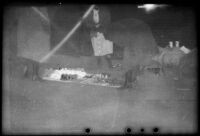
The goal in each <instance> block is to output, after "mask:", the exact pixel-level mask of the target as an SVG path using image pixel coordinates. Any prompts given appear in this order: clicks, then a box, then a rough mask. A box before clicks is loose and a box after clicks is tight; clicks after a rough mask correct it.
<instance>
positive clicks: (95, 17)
mask: <svg viewBox="0 0 200 136" xmlns="http://www.w3.org/2000/svg"><path fill="white" fill-rule="evenodd" d="M84 23H85V25H86V26H87V27H88V28H89V29H90V38H91V39H92V38H93V37H97V33H98V32H99V33H101V34H103V35H104V37H105V39H106V36H105V35H106V29H107V27H108V25H109V23H110V13H109V11H108V10H107V9H106V8H104V7H101V6H99V7H97V6H96V7H95V8H94V9H93V11H92V12H91V14H90V15H89V16H88V18H87V19H86V20H85V22H84ZM93 48H94V47H93ZM99 48H101V47H99ZM95 57H96V59H97V64H98V66H99V67H101V66H102V64H103V62H106V66H107V67H108V68H112V61H111V56H110V54H106V55H99V56H95Z"/></svg>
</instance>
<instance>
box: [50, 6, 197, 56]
mask: <svg viewBox="0 0 200 136" xmlns="http://www.w3.org/2000/svg"><path fill="white" fill-rule="evenodd" d="M104 6H105V7H107V8H108V9H109V10H110V13H111V22H115V21H120V20H122V19H127V18H136V19H140V20H142V21H144V22H145V23H147V24H148V25H149V26H150V27H151V30H152V32H153V35H154V37H155V39H156V42H157V44H158V46H161V47H165V46H166V45H168V43H169V41H174V44H175V41H180V45H181V46H182V45H184V46H186V47H188V48H190V49H193V48H195V46H196V31H195V30H196V28H195V23H196V20H195V19H196V17H195V12H194V8H192V7H186V6H185V7H181V6H179V7H177V6H169V7H166V8H158V9H156V10H155V11H153V12H152V13H146V12H145V10H144V9H138V8H137V6H138V5H131V4H129V5H125V4H123V5H119V4H115V5H104ZM88 7H89V5H60V6H59V5H58V6H57V7H48V13H49V16H50V20H51V22H52V24H55V25H56V26H57V28H55V27H54V28H51V37H52V38H51V48H53V47H54V46H55V45H56V44H57V43H58V42H59V41H60V40H61V39H62V38H63V37H64V36H65V35H66V34H67V33H68V32H69V31H70V30H71V29H72V27H73V26H74V25H75V24H76V22H77V21H78V20H79V18H80V17H81V16H82V15H83V14H84V12H85V11H86V10H87V8H88ZM57 53H59V54H63V53H64V54H65V53H71V54H74V53H79V54H80V53H81V54H82V55H92V47H91V42H90V38H89V32H88V30H87V29H86V28H85V27H84V26H81V27H80V28H79V29H78V30H77V31H76V33H75V34H74V36H73V37H72V38H71V39H70V40H69V42H68V43H66V45H65V46H63V47H62V48H61V49H60V50H59V51H58V52H57Z"/></svg>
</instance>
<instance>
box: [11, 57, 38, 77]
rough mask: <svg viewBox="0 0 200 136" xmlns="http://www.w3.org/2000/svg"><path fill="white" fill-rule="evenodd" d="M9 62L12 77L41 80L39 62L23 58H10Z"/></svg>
mask: <svg viewBox="0 0 200 136" xmlns="http://www.w3.org/2000/svg"><path fill="white" fill-rule="evenodd" d="M8 61H9V72H10V76H21V77H22V78H28V79H31V80H41V78H40V76H39V62H36V61H34V60H30V59H27V58H23V57H15V58H13V57H10V58H9V60H8Z"/></svg>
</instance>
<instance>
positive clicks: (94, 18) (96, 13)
mask: <svg viewBox="0 0 200 136" xmlns="http://www.w3.org/2000/svg"><path fill="white" fill-rule="evenodd" d="M93 20H94V22H95V24H98V23H99V10H97V9H94V10H93Z"/></svg>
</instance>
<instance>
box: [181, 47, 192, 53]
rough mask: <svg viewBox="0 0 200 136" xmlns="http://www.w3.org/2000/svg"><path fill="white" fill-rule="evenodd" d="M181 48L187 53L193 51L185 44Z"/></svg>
mask: <svg viewBox="0 0 200 136" xmlns="http://www.w3.org/2000/svg"><path fill="white" fill-rule="evenodd" d="M180 50H181V51H183V52H184V53H185V54H188V53H190V52H191V50H190V49H188V48H186V47H185V46H182V47H181V48H180Z"/></svg>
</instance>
